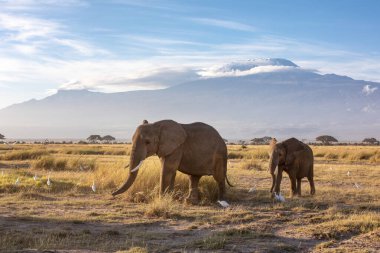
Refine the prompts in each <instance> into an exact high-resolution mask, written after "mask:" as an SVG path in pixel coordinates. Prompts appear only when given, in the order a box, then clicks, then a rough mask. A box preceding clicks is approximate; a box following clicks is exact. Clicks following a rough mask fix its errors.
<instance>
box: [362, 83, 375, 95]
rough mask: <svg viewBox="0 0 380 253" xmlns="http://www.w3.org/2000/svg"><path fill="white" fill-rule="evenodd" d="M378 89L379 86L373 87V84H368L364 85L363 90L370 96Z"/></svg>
mask: <svg viewBox="0 0 380 253" xmlns="http://www.w3.org/2000/svg"><path fill="white" fill-rule="evenodd" d="M376 90H377V87H373V88H371V85H369V84H367V85H364V87H363V90H362V92H363V93H364V94H366V95H367V96H368V95H371V94H372V93H374V92H375V91H376Z"/></svg>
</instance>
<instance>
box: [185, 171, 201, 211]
mask: <svg viewBox="0 0 380 253" xmlns="http://www.w3.org/2000/svg"><path fill="white" fill-rule="evenodd" d="M200 178H201V177H200V176H191V175H190V176H189V179H190V192H189V196H188V197H187V198H186V202H187V203H190V204H193V205H196V204H198V202H199V190H198V184H199V179H200Z"/></svg>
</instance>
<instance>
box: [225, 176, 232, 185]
mask: <svg viewBox="0 0 380 253" xmlns="http://www.w3.org/2000/svg"><path fill="white" fill-rule="evenodd" d="M226 182H227V184H228V185H229V186H231V187H234V185H232V184H231V183H230V181H228V177H227V175H226Z"/></svg>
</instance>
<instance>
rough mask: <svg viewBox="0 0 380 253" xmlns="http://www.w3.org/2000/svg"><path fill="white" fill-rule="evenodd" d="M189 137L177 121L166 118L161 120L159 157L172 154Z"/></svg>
mask: <svg viewBox="0 0 380 253" xmlns="http://www.w3.org/2000/svg"><path fill="white" fill-rule="evenodd" d="M186 137H187V134H186V131H185V129H183V127H182V126H181V125H180V124H178V123H177V122H175V121H172V120H164V121H162V122H160V134H159V142H158V151H157V155H158V156H159V157H163V156H167V155H170V154H171V153H172V152H173V151H174V150H175V149H176V148H178V147H179V146H180V145H181V144H182V143H184V142H185V140H186Z"/></svg>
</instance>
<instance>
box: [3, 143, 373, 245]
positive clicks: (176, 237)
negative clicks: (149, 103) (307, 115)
mask: <svg viewBox="0 0 380 253" xmlns="http://www.w3.org/2000/svg"><path fill="white" fill-rule="evenodd" d="M312 148H313V150H314V154H315V183H316V190H317V193H316V195H315V196H314V197H311V196H310V195H309V193H308V192H309V186H308V183H307V181H306V180H305V181H304V182H303V184H302V193H303V196H302V197H296V198H293V199H290V198H289V196H290V191H289V189H290V186H289V179H288V178H287V177H285V178H284V180H283V184H282V188H281V189H282V193H283V195H285V197H286V201H285V202H284V203H277V202H275V201H273V200H272V199H271V198H270V195H269V187H270V183H271V180H270V176H269V175H268V172H267V164H268V154H267V147H266V146H248V147H246V148H242V147H241V146H230V147H229V165H228V166H229V169H228V176H229V178H230V179H231V181H232V183H233V184H234V185H235V187H234V188H228V194H227V196H228V202H229V203H230V204H231V206H230V207H229V208H226V209H224V208H222V207H220V206H218V204H217V203H216V202H215V200H216V186H215V183H214V181H213V179H212V178H211V177H203V178H202V180H201V183H200V190H201V196H202V197H201V205H199V206H191V205H186V204H185V203H184V198H185V197H186V195H187V194H188V178H187V176H186V175H183V174H181V173H178V174H177V178H176V184H175V192H174V193H172V194H168V195H166V196H164V197H162V198H159V197H158V184H159V178H160V162H159V160H158V159H157V158H156V157H151V158H149V159H147V160H146V161H145V162H144V163H143V166H142V168H141V170H140V172H139V175H138V178H137V180H136V182H135V184H134V185H133V187H132V188H131V189H130V190H129V191H128V192H127V193H125V194H123V195H121V196H119V197H116V198H112V197H111V195H110V192H111V191H112V190H114V189H115V188H117V186H118V185H120V184H121V183H122V182H123V180H124V179H125V178H126V177H127V175H128V171H127V169H125V166H126V165H127V164H128V161H129V155H130V149H131V147H130V146H129V145H68V144H67V145H27V144H25V145H14V146H11V147H9V146H6V145H0V173H1V174H0V251H7V252H8V251H17V250H26V249H27V250H28V252H37V251H42V250H58V251H65V252H68V251H69V252H70V251H72V252H93V251H97V252H115V251H119V252H200V251H202V252H348V251H350V252H379V251H380V243H379V241H380V214H379V211H380V198H379V195H378V194H379V189H380V149H379V147H364V146H363V147H361V146H339V147H335V146H328V147H321V146H318V147H312ZM48 179H49V181H50V182H51V184H50V186H49V185H47V181H48ZM16 182H17V183H16ZM92 185H95V187H96V191H95V192H94V191H93V190H92V188H91V186H92Z"/></svg>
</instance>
